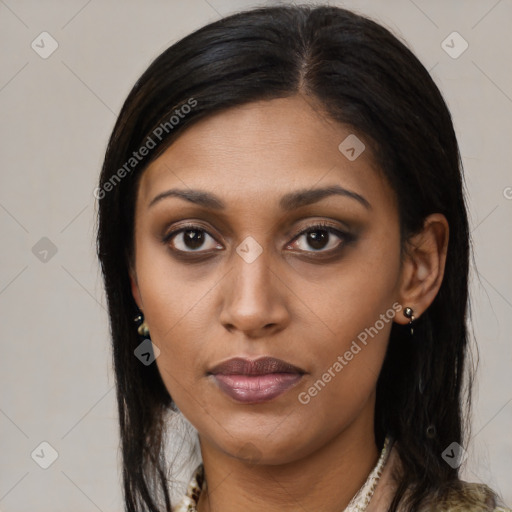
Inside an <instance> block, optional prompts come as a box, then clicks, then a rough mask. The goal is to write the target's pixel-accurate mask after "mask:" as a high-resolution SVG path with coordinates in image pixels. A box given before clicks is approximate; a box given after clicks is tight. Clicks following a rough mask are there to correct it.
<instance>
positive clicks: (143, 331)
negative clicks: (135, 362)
mask: <svg viewBox="0 0 512 512" xmlns="http://www.w3.org/2000/svg"><path fill="white" fill-rule="evenodd" d="M133 321H134V322H135V323H136V324H138V327H137V332H138V333H139V335H140V336H144V338H148V337H149V327H148V324H146V321H145V320H144V315H143V314H142V313H141V314H140V315H137V316H136V317H135V318H134V319H133Z"/></svg>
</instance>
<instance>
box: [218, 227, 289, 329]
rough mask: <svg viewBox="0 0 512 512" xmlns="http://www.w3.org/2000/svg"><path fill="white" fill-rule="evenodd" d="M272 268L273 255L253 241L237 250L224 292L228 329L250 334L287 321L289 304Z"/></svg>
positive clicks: (225, 322) (222, 318) (225, 316)
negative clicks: (286, 303)
mask: <svg viewBox="0 0 512 512" xmlns="http://www.w3.org/2000/svg"><path fill="white" fill-rule="evenodd" d="M272 266H273V265H272V261H271V251H270V250H268V249H267V250H264V249H263V247H262V246H260V245H259V244H258V243H257V242H256V241H255V240H254V239H251V237H248V239H246V240H244V241H243V242H242V243H241V244H240V245H239V246H238V247H237V249H236V254H233V262H232V269H231V271H230V272H229V274H228V276H229V278H228V279H227V280H226V282H225V288H224V290H223V292H224V293H223V307H222V313H221V318H220V320H221V322H222V323H223V324H224V325H226V326H227V325H228V324H229V326H230V327H231V328H233V327H235V328H237V329H239V330H243V331H248V330H255V329H260V328H263V327H265V326H267V325H269V324H273V325H277V324H281V323H283V322H284V321H285V319H286V316H287V311H286V307H285V300H284V297H283V296H282V289H281V286H279V285H276V284H277V283H276V279H277V278H276V276H275V275H274V274H275V270H273V269H272Z"/></svg>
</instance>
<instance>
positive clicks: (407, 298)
mask: <svg viewBox="0 0 512 512" xmlns="http://www.w3.org/2000/svg"><path fill="white" fill-rule="evenodd" d="M448 237H449V225H448V221H447V220H446V217H445V216H444V215H442V214H441V213H434V214H431V215H429V216H428V217H427V218H426V219H425V222H424V224H423V229H422V231H421V232H420V233H418V234H416V235H414V236H413V237H411V238H410V240H409V241H408V245H407V251H406V257H405V262H404V265H403V268H402V280H401V285H400V303H401V304H402V305H403V307H404V308H405V307H410V308H412V309H413V310H414V316H415V318H418V317H419V316H420V315H421V314H422V313H423V312H424V311H425V310H426V309H427V308H428V307H429V306H430V304H432V302H433V301H434V299H435V297H436V295H437V293H438V292H439V288H440V287H441V283H442V281H443V277H444V269H445V264H446V257H447V250H448ZM396 320H397V322H398V323H401V324H406V323H408V322H409V320H408V319H407V318H406V317H405V316H403V315H399V316H398V317H397V319H396Z"/></svg>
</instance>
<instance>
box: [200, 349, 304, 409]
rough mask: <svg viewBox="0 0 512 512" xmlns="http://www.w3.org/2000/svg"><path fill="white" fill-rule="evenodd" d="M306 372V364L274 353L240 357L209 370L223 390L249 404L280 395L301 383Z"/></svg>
mask: <svg viewBox="0 0 512 512" xmlns="http://www.w3.org/2000/svg"><path fill="white" fill-rule="evenodd" d="M305 373H306V372H305V370H303V369H302V368H299V367H297V366H294V365H292V364H290V363H287V362H285V361H282V360H281V359H276V358H274V357H262V358H260V359H256V360H249V359H244V358H241V357H236V358H233V359H229V360H228V361H225V362H223V363H221V364H218V365H217V366H215V367H214V368H212V369H211V370H210V371H208V372H207V374H208V375H209V376H210V375H211V376H212V377H213V379H214V381H215V383H216V384H217V385H218V387H219V389H220V390H221V391H223V392H224V393H225V394H226V395H228V396H229V397H231V398H232V399H234V400H235V401H237V402H241V403H246V404H247V403H261V402H266V401H269V400H272V399H273V398H276V397H277V396H279V395H281V394H283V393H284V392H286V391H288V390H289V389H291V388H292V387H294V386H295V385H297V384H298V383H299V381H300V380H301V379H302V378H303V376H304V374H305Z"/></svg>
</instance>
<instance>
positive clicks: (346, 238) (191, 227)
mask: <svg viewBox="0 0 512 512" xmlns="http://www.w3.org/2000/svg"><path fill="white" fill-rule="evenodd" d="M186 231H199V232H202V233H206V234H208V236H210V237H211V238H212V239H214V240H215V238H214V237H213V236H212V235H211V234H210V233H209V232H208V231H207V230H206V229H204V228H203V227H201V226H199V225H197V224H186V225H184V226H182V227H180V228H179V229H177V230H175V231H171V232H170V233H168V234H166V235H165V236H164V238H163V239H162V243H164V244H166V245H169V242H170V241H171V240H172V239H173V238H174V237H176V236H177V235H179V234H180V233H183V232H186ZM314 231H327V232H328V233H329V234H334V235H336V236H337V237H338V238H340V239H341V240H342V241H341V242H340V243H339V244H338V245H337V246H336V247H335V248H334V249H329V250H323V249H319V250H316V251H315V250H312V251H301V252H308V253H312V254H330V255H332V254H334V253H336V252H339V251H340V250H341V249H342V248H343V247H345V246H346V245H348V244H349V243H351V242H353V241H354V240H355V236H354V235H352V234H351V233H346V232H343V231H340V230H339V229H337V228H335V227H333V226H331V225H330V224H327V223H324V222H317V223H316V224H313V225H311V226H308V227H307V228H306V229H303V230H302V231H299V232H298V233H296V234H295V235H294V237H293V238H292V242H295V241H296V240H297V239H299V238H300V237H301V236H304V235H307V234H308V233H311V232H314ZM329 242H330V240H329ZM329 242H328V243H329ZM289 245H290V244H287V247H288V246H289ZM171 250H172V251H173V252H175V253H176V254H177V255H178V256H179V257H181V256H184V255H187V256H185V257H186V258H189V259H190V255H194V254H197V255H201V256H204V255H207V254H209V253H210V254H211V251H210V250H208V251H200V250H198V251H182V250H181V249H176V248H172V247H171ZM214 250H216V249H214ZM299 251H300V250H299ZM192 257H193V256H192Z"/></svg>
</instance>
